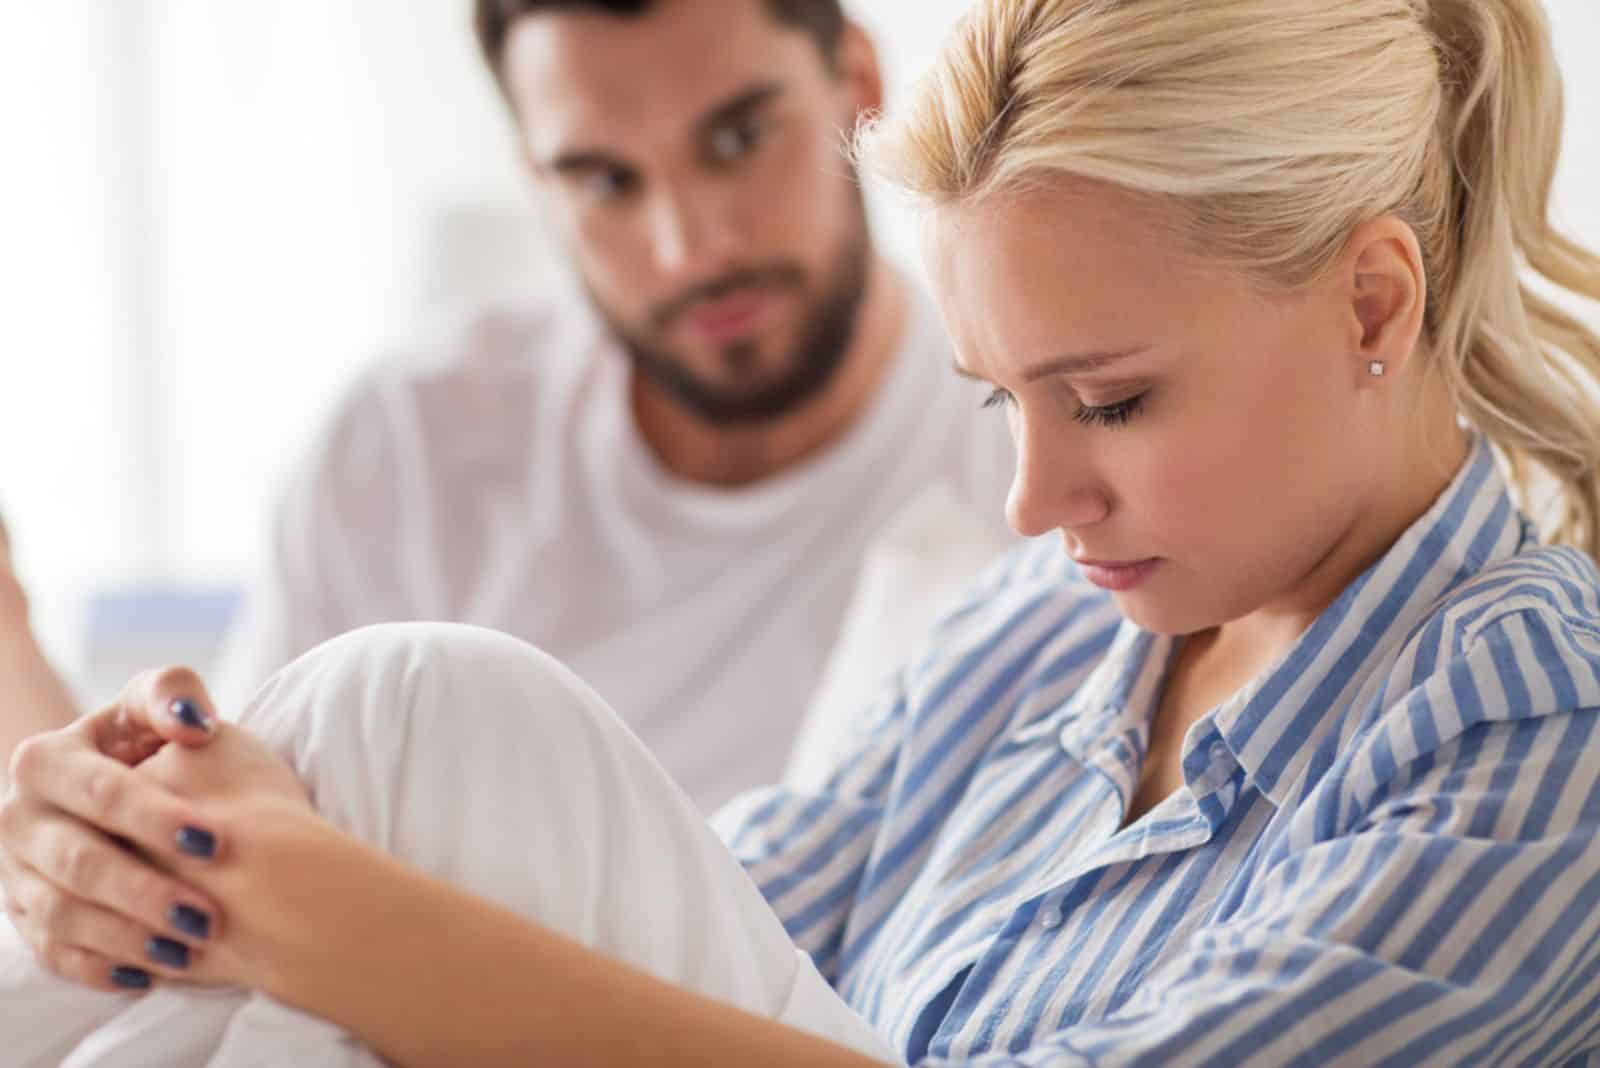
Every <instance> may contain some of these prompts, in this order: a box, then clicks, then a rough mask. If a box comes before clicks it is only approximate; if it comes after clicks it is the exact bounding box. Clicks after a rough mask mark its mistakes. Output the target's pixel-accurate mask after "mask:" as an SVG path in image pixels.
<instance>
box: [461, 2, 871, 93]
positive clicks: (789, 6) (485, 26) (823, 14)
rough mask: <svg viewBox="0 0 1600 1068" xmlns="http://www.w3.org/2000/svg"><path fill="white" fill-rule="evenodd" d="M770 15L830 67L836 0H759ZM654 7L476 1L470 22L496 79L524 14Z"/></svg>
mask: <svg viewBox="0 0 1600 1068" xmlns="http://www.w3.org/2000/svg"><path fill="white" fill-rule="evenodd" d="M761 2H762V3H764V4H766V6H767V10H768V11H769V12H770V13H771V15H772V17H773V18H774V19H776V20H777V21H778V22H781V23H783V24H784V25H785V26H791V27H793V28H794V29H796V30H800V31H802V32H804V33H807V34H809V35H810V36H811V37H812V38H814V39H815V40H816V42H817V47H818V48H820V49H822V56H823V59H825V60H826V61H827V63H828V66H829V67H832V66H833V62H834V59H835V58H836V56H837V55H838V51H839V39H840V38H841V37H843V36H844V25H845V18H844V9H843V8H841V7H840V6H839V0H761ZM654 6H655V0H477V11H476V13H475V14H474V16H473V22H474V24H475V26H476V29H477V32H478V46H479V47H480V48H482V49H483V58H484V59H485V60H487V61H488V63H489V69H490V70H492V71H494V76H495V78H496V79H499V78H500V77H501V76H502V75H503V74H504V73H505V58H506V39H507V38H508V37H510V36H511V27H512V25H513V24H514V23H515V22H516V21H517V20H518V19H520V18H522V17H523V16H524V15H537V14H539V13H541V12H545V11H595V12H600V13H601V14H606V15H616V16H618V17H621V18H627V17H632V16H636V15H642V14H644V13H645V12H647V11H649V10H650V9H651V8H652V7H654Z"/></svg>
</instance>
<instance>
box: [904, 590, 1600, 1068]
mask: <svg viewBox="0 0 1600 1068" xmlns="http://www.w3.org/2000/svg"><path fill="white" fill-rule="evenodd" d="M1597 639H1600V635H1592V636H1587V637H1584V638H1583V641H1584V642H1592V643H1594V644H1593V646H1592V648H1594V649H1600V640H1597ZM1562 641H1563V639H1562V638H1561V637H1560V636H1559V635H1558V634H1556V633H1555V632H1554V631H1553V629H1552V628H1551V627H1549V626H1547V625H1546V624H1545V623H1544V622H1542V621H1541V620H1540V619H1539V618H1538V617H1537V616H1532V615H1525V616H1520V617H1518V618H1516V619H1514V620H1512V621H1509V622H1508V623H1507V624H1506V625H1504V626H1502V627H1499V628H1497V631H1496V633H1495V634H1494V635H1493V636H1492V637H1491V638H1489V639H1488V640H1486V641H1483V642H1482V643H1481V644H1480V645H1479V647H1478V648H1477V649H1476V650H1475V651H1474V652H1473V653H1472V655H1470V656H1464V657H1462V658H1460V659H1458V660H1456V661H1454V662H1453V663H1451V664H1450V665H1449V667H1448V669H1447V670H1445V671H1443V672H1441V673H1439V674H1437V675H1435V676H1434V677H1433V678H1432V679H1431V680H1430V681H1429V682H1428V683H1427V684H1425V685H1424V686H1423V687H1421V688H1419V689H1417V690H1414V691H1412V692H1411V693H1409V694H1407V695H1406V697H1405V698H1404V699H1403V700H1401V701H1399V702H1396V703H1394V704H1393V705H1391V706H1390V707H1389V713H1388V714H1387V715H1386V717H1385V721H1386V722H1387V723H1388V724H1389V725H1390V727H1391V730H1390V731H1389V732H1387V733H1388V735H1389V736H1390V737H1393V736H1395V735H1394V732H1395V730H1397V729H1398V730H1404V731H1406V732H1407V733H1408V734H1409V735H1410V736H1412V737H1415V738H1419V739H1420V738H1425V737H1426V736H1427V734H1428V732H1429V731H1432V730H1435V729H1439V727H1440V725H1441V724H1445V723H1449V722H1450V721H1451V720H1452V719H1455V721H1456V722H1458V723H1459V724H1460V725H1461V726H1460V729H1459V730H1455V731H1450V730H1441V731H1440V736H1441V737H1444V738H1446V739H1447V740H1446V741H1444V742H1443V743H1442V744H1438V745H1435V746H1429V745H1426V744H1424V745H1420V746H1419V747H1418V749H1419V750H1420V752H1421V755H1419V756H1417V757H1416V758H1415V759H1413V760H1408V761H1406V762H1404V763H1403V764H1401V765H1400V766H1398V767H1395V768H1394V769H1393V773H1392V774H1391V775H1387V776H1373V775H1372V774H1371V769H1372V768H1373V767H1381V766H1383V763H1384V762H1383V760H1382V759H1381V758H1380V759H1376V760H1371V759H1357V760H1351V761H1344V762H1342V763H1344V765H1345V766H1346V767H1347V768H1349V769H1350V770H1349V773H1348V774H1347V775H1344V776H1339V775H1333V774H1331V773H1330V775H1329V777H1328V778H1327V779H1325V780H1324V782H1323V783H1322V784H1321V785H1320V786H1319V787H1318V788H1317V789H1315V790H1313V791H1312V792H1311V793H1310V794H1309V795H1308V796H1307V798H1306V799H1305V801H1304V802H1302V803H1301V804H1300V805H1299V807H1298V808H1297V812H1296V817H1295V825H1294V828H1293V830H1292V831H1291V839H1292V840H1293V841H1294V842H1295V843H1296V844H1294V845H1292V846H1289V847H1286V848H1283V850H1282V855H1281V856H1279V857H1277V858H1276V859H1275V860H1274V861H1273V862H1272V863H1270V864H1269V865H1267V866H1265V868H1264V872H1265V873H1264V876H1263V877H1262V878H1260V879H1258V880H1256V881H1255V882H1254V883H1253V885H1252V886H1251V887H1250V888H1249V890H1248V891H1247V893H1246V894H1245V896H1244V898H1243V900H1242V902H1240V903H1239V904H1238V906H1237V908H1236V909H1235V910H1234V911H1232V912H1231V914H1229V915H1227V916H1226V917H1225V918H1222V919H1219V920H1218V921H1216V922H1213V923H1211V924H1209V925H1207V926H1204V927H1202V928H1200V929H1199V930H1198V931H1197V932H1196V933H1195V934H1193V935H1192V936H1191V938H1190V939H1189V940H1188V942H1187V943H1186V945H1185V946H1184V948H1183V951H1182V952H1181V953H1179V954H1178V955H1177V956H1176V957H1175V959H1173V960H1172V961H1170V962H1169V963H1167V964H1165V965H1164V966H1162V967H1161V968H1159V969H1158V970H1157V971H1155V972H1153V973H1152V975H1151V976H1150V978H1149V979H1148V980H1147V982H1146V983H1145V985H1144V986H1143V987H1142V988H1141V990H1140V992H1139V993H1138V994H1137V995H1135V997H1134V998H1133V999H1131V1000H1130V1001H1129V1002H1128V1004H1127V1005H1126V1006H1124V1007H1123V1009H1122V1010H1120V1011H1119V1012H1117V1013H1116V1014H1115V1015H1113V1016H1111V1017H1109V1018H1107V1019H1105V1020H1102V1021H1097V1022H1095V1023H1094V1024H1092V1025H1081V1026H1077V1027H1072V1028H1069V1029H1066V1030H1063V1031H1059V1032H1057V1033H1055V1034H1053V1035H1050V1036H1048V1037H1044V1038H1042V1039H1040V1040H1038V1041H1036V1043H1035V1044H1033V1045H1032V1046H1031V1047H1029V1048H1028V1049H1026V1050H1025V1051H1021V1052H1017V1053H1015V1054H994V1055H985V1056H980V1057H977V1058H975V1059H970V1060H966V1061H962V1062H959V1063H961V1064H964V1065H970V1066H974V1068H976V1066H982V1068H999V1066H1019V1068H1021V1066H1030V1068H1039V1066H1046V1065H1049V1066H1066V1065H1096V1066H1099V1068H1112V1066H1118V1065H1163V1064H1227V1065H1245V1066H1262V1068H1265V1066H1267V1065H1272V1066H1281V1065H1364V1066H1365V1065H1381V1066H1394V1068H1412V1066H1421V1065H1465V1064H1510V1063H1516V1064H1527V1065H1566V1064H1570V1063H1573V1062H1574V1061H1575V1060H1578V1059H1580V1058H1581V1057H1582V1056H1583V1054H1584V1053H1585V1052H1586V1051H1592V1050H1593V1049H1594V1048H1595V1047H1596V1046H1597V1045H1600V908H1596V903H1597V902H1600V759H1597V758H1596V756H1595V753H1596V752H1597V751H1600V748H1597V747H1600V709H1597V708H1596V707H1592V706H1590V705H1589V704H1588V702H1587V698H1586V697H1584V698H1578V700H1579V701H1580V702H1581V703H1577V704H1575V703H1574V697H1575V695H1577V694H1578V692H1579V687H1578V686H1576V685H1575V684H1574V674H1573V673H1574V672H1576V673H1585V672H1587V673H1591V674H1593V673H1595V672H1596V667H1597V666H1600V665H1597V661H1600V658H1589V657H1587V656H1578V657H1573V656H1572V655H1570V654H1566V653H1563V652H1562V651H1561V650H1560V649H1559V648H1558V646H1560V645H1561V643H1562ZM1546 653H1548V656H1546V655H1544V654H1546ZM1530 655H1531V656H1532V658H1533V659H1534V660H1535V661H1536V662H1537V663H1539V664H1540V665H1541V666H1542V667H1544V668H1546V669H1548V670H1546V671H1543V672H1540V673H1536V674H1534V675H1531V676H1524V677H1522V678H1521V681H1514V680H1516V679H1517V678H1518V677H1517V676H1516V675H1515V674H1511V673H1507V672H1505V671H1499V672H1497V671H1496V670H1495V669H1496V668H1497V667H1501V668H1503V667H1504V666H1505V665H1506V664H1508V663H1510V662H1512V661H1514V660H1516V659H1518V658H1522V659H1524V660H1526V659H1527V658H1528V657H1529V656H1530ZM1595 677H1600V675H1597V676H1595ZM1543 705H1548V706H1549V707H1550V708H1551V709H1553V711H1550V712H1548V713H1545V712H1540V713H1538V714H1536V715H1535V714H1530V715H1519V714H1518V713H1519V710H1521V709H1524V708H1527V707H1530V706H1543ZM1402 724H1403V726H1401V725H1402ZM1384 733H1385V732H1381V731H1380V732H1373V733H1372V734H1371V735H1370V736H1369V744H1370V739H1372V738H1378V737H1381V736H1383V735H1384ZM1366 752H1368V753H1369V754H1376V750H1373V749H1368V750H1366ZM1302 817H1305V818H1304V819H1302ZM1322 827H1326V828H1327V829H1326V830H1319V828H1322ZM925 1063H926V1064H927V1065H929V1066H934V1065H940V1066H942V1065H949V1064H953V1063H956V1062H951V1061H942V1060H930V1061H927V1062H925Z"/></svg>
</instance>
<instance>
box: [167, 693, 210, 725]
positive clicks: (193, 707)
mask: <svg viewBox="0 0 1600 1068" xmlns="http://www.w3.org/2000/svg"><path fill="white" fill-rule="evenodd" d="M172 718H173V719H175V720H177V721H178V722H179V723H181V724H183V725H184V726H185V727H193V728H194V729H195V730H197V731H209V730H210V729H211V717H210V716H208V715H206V714H205V712H204V711H202V710H201V708H200V706H199V705H197V704H195V703H194V702H193V701H191V700H189V699H188V698H187V697H180V698H178V700H176V701H174V702H172Z"/></svg>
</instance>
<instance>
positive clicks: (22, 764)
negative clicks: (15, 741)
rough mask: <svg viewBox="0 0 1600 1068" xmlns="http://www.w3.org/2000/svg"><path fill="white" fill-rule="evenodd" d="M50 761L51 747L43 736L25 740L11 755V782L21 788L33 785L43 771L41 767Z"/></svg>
mask: <svg viewBox="0 0 1600 1068" xmlns="http://www.w3.org/2000/svg"><path fill="white" fill-rule="evenodd" d="M49 759H50V745H49V742H48V741H46V739H45V737H44V736H43V735H34V736H33V737H32V738H28V739H25V740H24V741H23V742H22V744H21V745H19V746H17V748H16V751H15V752H14V753H12V754H11V781H12V782H14V783H16V784H18V785H19V786H27V785H30V784H32V783H33V782H34V781H35V780H36V779H37V778H38V775H39V773H40V771H41V765H43V764H45V763H47V762H48V761H49Z"/></svg>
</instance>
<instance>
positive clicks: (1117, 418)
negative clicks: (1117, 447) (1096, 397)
mask: <svg viewBox="0 0 1600 1068" xmlns="http://www.w3.org/2000/svg"><path fill="white" fill-rule="evenodd" d="M1148 395H1149V394H1147V393H1141V394H1139V395H1138V396H1137V397H1129V398H1128V399H1127V400H1125V401H1118V402H1117V403H1116V404H1107V405H1104V406H1103V407H1096V406H1094V405H1092V404H1085V405H1083V406H1082V407H1080V408H1079V409H1078V411H1077V414H1075V415H1074V416H1073V418H1074V419H1076V420H1077V421H1078V422H1080V423H1083V424H1084V425H1085V426H1109V427H1117V426H1126V425H1127V423H1128V420H1130V419H1132V418H1133V417H1134V416H1136V415H1138V414H1139V410H1140V409H1141V408H1143V407H1144V399H1145V397H1147V396H1148Z"/></svg>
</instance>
